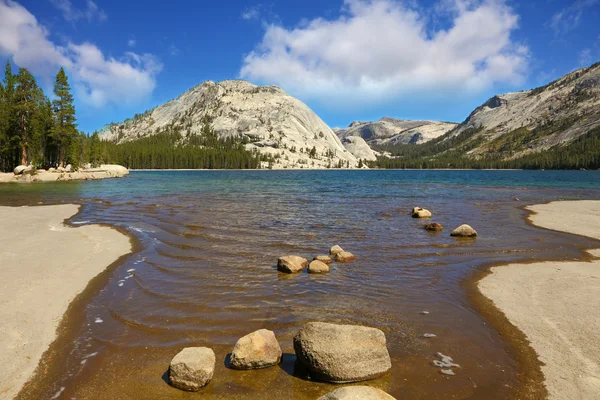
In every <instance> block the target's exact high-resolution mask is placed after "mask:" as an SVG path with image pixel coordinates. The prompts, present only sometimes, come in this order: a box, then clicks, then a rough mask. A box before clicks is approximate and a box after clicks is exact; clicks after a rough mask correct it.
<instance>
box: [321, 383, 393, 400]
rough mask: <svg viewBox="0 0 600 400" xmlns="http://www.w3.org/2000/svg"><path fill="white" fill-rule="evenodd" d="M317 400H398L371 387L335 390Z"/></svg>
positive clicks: (348, 387) (349, 387)
mask: <svg viewBox="0 0 600 400" xmlns="http://www.w3.org/2000/svg"><path fill="white" fill-rule="evenodd" d="M317 400H396V399H395V397H392V396H390V395H389V394H387V393H386V392H384V391H383V390H380V389H377V388H374V387H371V386H347V387H342V388H339V389H335V390H334V391H332V392H329V393H327V394H326V395H324V396H321V397H319V398H318V399H317Z"/></svg>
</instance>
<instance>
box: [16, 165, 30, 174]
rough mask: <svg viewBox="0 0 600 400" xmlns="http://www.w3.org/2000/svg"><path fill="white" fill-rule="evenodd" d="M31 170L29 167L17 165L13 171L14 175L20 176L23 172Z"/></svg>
mask: <svg viewBox="0 0 600 400" xmlns="http://www.w3.org/2000/svg"><path fill="white" fill-rule="evenodd" d="M32 169H33V168H31V166H26V165H19V166H18V167H15V169H14V170H13V172H14V174H15V175H21V174H23V173H25V172H28V171H31V170H32Z"/></svg>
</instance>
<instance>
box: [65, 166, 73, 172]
mask: <svg viewBox="0 0 600 400" xmlns="http://www.w3.org/2000/svg"><path fill="white" fill-rule="evenodd" d="M72 170H73V167H72V166H71V164H67V166H66V167H65V172H71V171H72Z"/></svg>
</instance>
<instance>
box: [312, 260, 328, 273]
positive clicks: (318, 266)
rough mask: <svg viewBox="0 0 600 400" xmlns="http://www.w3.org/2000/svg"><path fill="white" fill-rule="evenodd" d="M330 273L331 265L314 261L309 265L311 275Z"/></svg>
mask: <svg viewBox="0 0 600 400" xmlns="http://www.w3.org/2000/svg"><path fill="white" fill-rule="evenodd" d="M327 272H329V265H327V264H325V263H324V262H322V261H319V260H313V261H311V263H310V264H309V265H308V273H309V274H323V273H327Z"/></svg>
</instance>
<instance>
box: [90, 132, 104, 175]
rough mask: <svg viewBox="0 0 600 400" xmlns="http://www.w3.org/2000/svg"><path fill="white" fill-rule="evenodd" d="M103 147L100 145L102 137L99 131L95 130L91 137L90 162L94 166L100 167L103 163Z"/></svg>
mask: <svg viewBox="0 0 600 400" xmlns="http://www.w3.org/2000/svg"><path fill="white" fill-rule="evenodd" d="M101 158H102V149H101V147H100V137H99V136H98V132H94V134H93V135H92V137H91V138H90V163H91V164H92V167H94V168H96V167H99V166H100V164H101Z"/></svg>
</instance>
